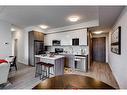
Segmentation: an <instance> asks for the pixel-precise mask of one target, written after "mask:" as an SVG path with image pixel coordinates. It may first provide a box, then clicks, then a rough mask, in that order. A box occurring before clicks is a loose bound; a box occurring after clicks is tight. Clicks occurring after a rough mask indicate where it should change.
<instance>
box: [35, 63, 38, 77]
mask: <svg viewBox="0 0 127 95" xmlns="http://www.w3.org/2000/svg"><path fill="white" fill-rule="evenodd" d="M37 67H38V66H37V65H36V71H35V77H37Z"/></svg>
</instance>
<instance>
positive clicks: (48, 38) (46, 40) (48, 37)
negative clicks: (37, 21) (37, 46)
mask: <svg viewBox="0 0 127 95" xmlns="http://www.w3.org/2000/svg"><path fill="white" fill-rule="evenodd" d="M44 44H45V45H47V46H51V45H52V35H50V34H48V35H45V36H44Z"/></svg>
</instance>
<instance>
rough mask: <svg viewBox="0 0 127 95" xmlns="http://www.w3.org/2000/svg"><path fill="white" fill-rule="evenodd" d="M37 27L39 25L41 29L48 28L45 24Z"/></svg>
mask: <svg viewBox="0 0 127 95" xmlns="http://www.w3.org/2000/svg"><path fill="white" fill-rule="evenodd" d="M39 27H41V28H42V29H47V28H48V26H47V25H39Z"/></svg>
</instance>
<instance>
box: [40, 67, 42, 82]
mask: <svg viewBox="0 0 127 95" xmlns="http://www.w3.org/2000/svg"><path fill="white" fill-rule="evenodd" d="M41 76H42V65H41V66H40V80H41Z"/></svg>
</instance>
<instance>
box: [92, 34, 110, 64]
mask: <svg viewBox="0 0 127 95" xmlns="http://www.w3.org/2000/svg"><path fill="white" fill-rule="evenodd" d="M98 37H106V63H108V49H109V48H108V47H109V35H108V33H105V34H99V35H98V34H97V35H96V34H95V35H93V38H98Z"/></svg>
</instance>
